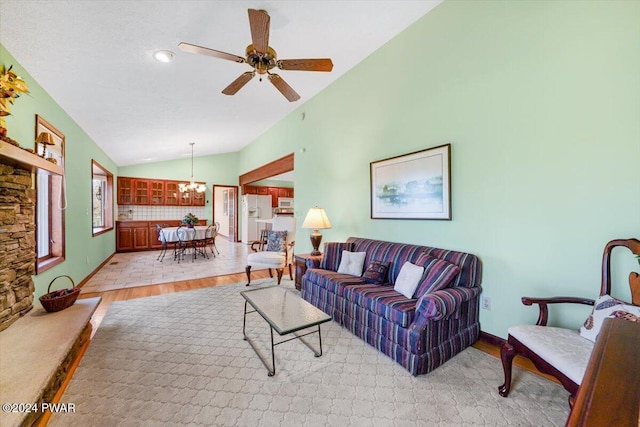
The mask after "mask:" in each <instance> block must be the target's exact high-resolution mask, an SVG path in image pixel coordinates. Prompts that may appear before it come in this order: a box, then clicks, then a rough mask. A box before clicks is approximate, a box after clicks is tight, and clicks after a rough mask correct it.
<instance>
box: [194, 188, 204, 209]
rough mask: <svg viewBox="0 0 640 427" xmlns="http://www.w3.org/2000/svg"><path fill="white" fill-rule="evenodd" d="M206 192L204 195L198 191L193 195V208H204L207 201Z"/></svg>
mask: <svg viewBox="0 0 640 427" xmlns="http://www.w3.org/2000/svg"><path fill="white" fill-rule="evenodd" d="M206 194H207V192H206V191H203V192H202V193H198V192H196V191H194V192H193V193H192V195H193V206H204V204H205V201H206V198H207V197H206Z"/></svg>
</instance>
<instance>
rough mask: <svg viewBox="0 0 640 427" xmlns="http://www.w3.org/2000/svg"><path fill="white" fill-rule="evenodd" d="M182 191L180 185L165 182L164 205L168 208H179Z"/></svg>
mask: <svg viewBox="0 0 640 427" xmlns="http://www.w3.org/2000/svg"><path fill="white" fill-rule="evenodd" d="M179 195H180V190H179V187H178V183H177V182H174V181H165V183H164V204H165V205H167V206H178V203H179V200H180V199H179Z"/></svg>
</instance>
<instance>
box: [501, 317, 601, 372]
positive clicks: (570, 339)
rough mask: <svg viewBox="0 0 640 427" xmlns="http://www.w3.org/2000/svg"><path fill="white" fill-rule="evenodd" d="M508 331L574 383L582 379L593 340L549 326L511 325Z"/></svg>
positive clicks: (571, 331)
mask: <svg viewBox="0 0 640 427" xmlns="http://www.w3.org/2000/svg"><path fill="white" fill-rule="evenodd" d="M509 335H511V336H512V337H514V338H515V339H517V340H518V341H520V342H521V343H522V344H524V345H525V346H527V347H528V348H529V349H530V350H531V351H533V352H534V353H536V354H537V355H538V356H540V357H541V358H543V359H544V360H546V361H547V362H549V364H551V365H552V366H553V367H554V368H556V369H557V370H559V371H560V372H562V373H563V374H565V375H566V376H567V377H569V378H570V379H571V381H573V382H574V383H576V384H580V383H582V377H583V376H584V372H585V370H586V369H587V364H588V363H589V357H591V351H592V350H593V343H592V342H591V341H589V340H587V339H586V338H582V337H581V336H580V334H579V333H578V332H577V331H574V330H571V329H565V328H555V327H551V326H512V327H510V328H509ZM558 343H562V345H559V344H558Z"/></svg>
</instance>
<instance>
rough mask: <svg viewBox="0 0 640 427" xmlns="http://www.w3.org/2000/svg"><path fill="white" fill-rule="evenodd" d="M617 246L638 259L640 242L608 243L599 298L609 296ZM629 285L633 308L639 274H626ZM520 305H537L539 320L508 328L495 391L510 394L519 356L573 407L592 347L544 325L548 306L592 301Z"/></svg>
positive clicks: (639, 296)
mask: <svg viewBox="0 0 640 427" xmlns="http://www.w3.org/2000/svg"><path fill="white" fill-rule="evenodd" d="M618 246H623V247H626V248H628V249H629V250H631V252H632V253H633V254H634V255H635V256H636V257H639V260H640V240H638V239H620V240H612V241H610V242H609V243H607V245H606V246H605V248H604V254H603V256H602V281H601V286H600V296H605V295H610V294H611V251H612V250H613V248H615V247H618ZM629 285H630V287H631V296H632V305H635V306H640V275H638V273H635V272H632V273H631V274H630V275H629ZM522 303H523V304H524V305H533V304H538V306H539V309H540V313H539V315H538V321H537V322H536V325H535V326H533V325H531V326H512V327H510V328H509V337H508V338H507V341H506V342H505V343H504V344H503V345H502V348H501V349H500V356H501V359H502V367H503V370H504V384H502V385H501V386H500V387H499V388H498V392H499V394H500V395H501V396H503V397H507V396H508V395H509V391H510V390H511V368H512V362H513V358H514V357H515V356H516V355H518V354H521V355H523V356H525V357H527V358H529V359H530V360H531V361H532V362H533V364H534V365H535V366H536V368H538V370H539V371H541V372H544V373H545V374H548V375H551V376H553V377H555V378H557V379H558V381H560V383H561V384H562V385H563V386H564V388H565V389H566V390H567V391H568V392H569V394H570V396H569V404H570V405H571V406H573V402H574V400H575V395H576V393H577V391H578V387H579V386H580V383H581V382H582V377H583V376H584V373H585V370H586V366H587V364H588V362H589V357H590V356H591V351H592V350H593V346H594V344H593V342H592V341H590V340H589V339H586V338H583V336H581V335H580V333H579V332H578V331H576V330H570V329H565V328H556V327H550V326H547V321H548V316H549V311H548V305H549V304H557V303H570V304H586V305H591V306H593V305H594V303H595V301H594V300H593V299H590V298H577V297H551V298H531V297H523V298H522ZM597 308H598V307H596V309H597ZM634 317H635V316H634Z"/></svg>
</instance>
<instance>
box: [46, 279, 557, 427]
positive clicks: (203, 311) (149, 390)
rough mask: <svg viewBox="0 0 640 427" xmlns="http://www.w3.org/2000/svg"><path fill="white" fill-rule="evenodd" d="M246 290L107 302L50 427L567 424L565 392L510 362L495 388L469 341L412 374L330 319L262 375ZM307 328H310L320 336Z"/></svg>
mask: <svg viewBox="0 0 640 427" xmlns="http://www.w3.org/2000/svg"><path fill="white" fill-rule="evenodd" d="M257 282H259V284H258V285H257V286H266V285H273V284H274V282H273V280H271V279H263V280H261V281H257ZM283 284H284V286H287V287H290V288H293V283H292V282H291V281H283ZM245 289H247V288H245V286H244V285H243V284H237V285H227V286H219V287H214V288H206V289H199V290H194V291H187V292H181V293H173V294H165V295H159V296H154V297H148V298H140V299H135V300H129V301H122V302H114V303H112V304H111V307H110V308H109V311H108V312H107V314H106V317H105V318H104V320H103V322H102V324H101V326H100V328H99V329H98V331H97V333H96V335H95V338H94V339H93V341H92V343H91V345H90V346H89V348H88V349H87V352H86V354H85V356H84V358H83V359H82V361H81V363H80V365H79V367H78V369H77V370H76V372H75V375H74V376H73V379H72V380H71V382H70V384H69V387H68V388H67V390H66V392H65V393H64V395H63V396H62V398H61V402H66V403H74V404H75V407H76V413H75V414H54V415H53V416H52V418H51V422H50V424H49V425H52V426H161V425H171V426H302V425H304V426H305V427H307V426H459V425H485V426H508V425H519V426H523V425H532V426H533V425H535V426H563V425H564V424H565V421H566V418H567V416H568V405H567V393H566V392H565V391H564V389H563V388H562V387H561V386H559V385H557V384H555V383H552V382H550V381H547V380H545V379H543V378H540V377H537V376H535V375H533V374H531V373H529V372H526V371H523V370H521V369H518V368H514V384H513V388H512V391H511V395H510V396H509V397H508V398H502V397H500V396H499V395H498V392H497V387H498V386H499V385H500V384H501V383H502V368H501V364H500V361H499V360H498V359H496V358H495V357H492V356H490V355H488V354H486V353H483V352H481V351H479V350H476V349H474V348H468V349H466V350H465V351H463V352H462V353H460V354H458V355H457V356H455V357H454V358H453V359H452V360H450V361H448V362H447V363H445V364H444V365H442V366H440V367H439V368H437V369H436V370H435V371H433V372H431V373H429V374H427V375H421V376H418V377H413V376H411V374H409V373H408V372H407V371H406V370H405V369H403V368H402V367H401V366H400V365H398V364H396V363H395V362H393V361H392V360H391V359H390V358H388V357H386V356H385V355H383V354H381V353H379V352H378V351H376V350H375V349H374V348H373V347H371V346H369V345H368V344H366V343H365V342H363V341H362V340H360V339H359V338H357V337H355V336H354V335H352V334H351V333H350V332H349V331H347V330H346V329H343V328H342V327H340V326H339V325H338V324H336V323H335V322H329V323H325V324H323V325H322V343H323V350H324V354H323V355H322V357H319V358H315V357H314V356H313V354H312V352H311V351H310V350H309V349H308V348H307V347H306V346H305V345H304V344H303V343H301V342H299V341H298V340H293V341H290V342H287V343H285V344H282V345H279V346H276V368H277V371H276V374H275V376H273V377H268V376H267V371H266V369H265V368H264V366H263V365H262V363H261V362H260V360H259V359H258V357H257V356H256V354H255V353H254V352H253V350H252V349H251V348H250V347H249V344H248V343H247V342H245V341H244V340H243V338H242V318H243V306H244V299H243V298H242V296H241V295H240V294H239V293H240V291H242V290H245ZM293 292H295V291H293ZM247 324H248V334H249V336H251V337H255V338H256V341H257V342H258V345H259V346H260V348H261V349H264V351H263V353H264V354H269V344H268V337H269V328H268V326H267V324H266V323H265V322H264V321H263V320H262V318H261V317H260V316H259V315H257V314H255V313H254V314H250V315H249V317H248V320H247ZM276 337H277V334H276ZM315 337H316V336H315V335H310V336H309V337H307V338H308V339H309V342H310V343H311V344H317V340H316V338H315Z"/></svg>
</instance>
